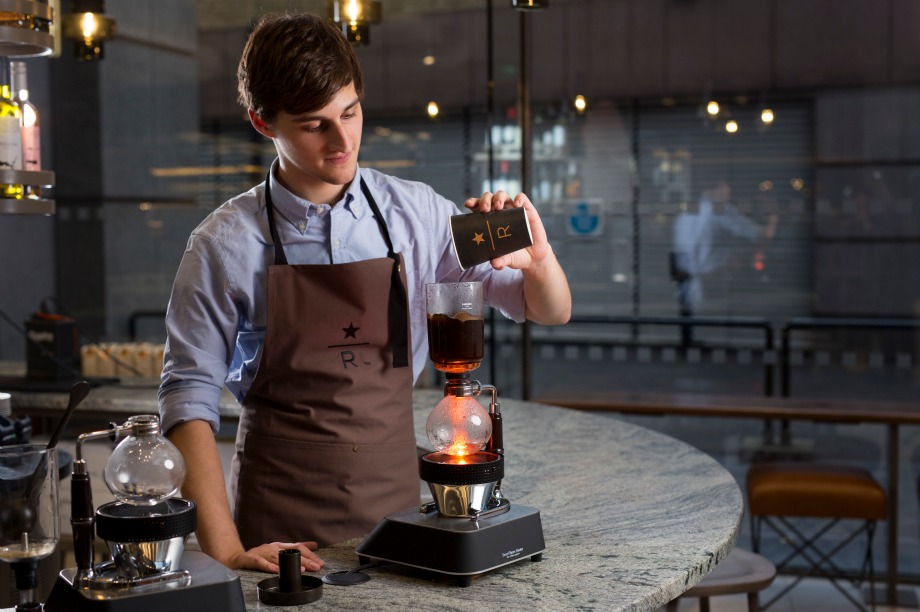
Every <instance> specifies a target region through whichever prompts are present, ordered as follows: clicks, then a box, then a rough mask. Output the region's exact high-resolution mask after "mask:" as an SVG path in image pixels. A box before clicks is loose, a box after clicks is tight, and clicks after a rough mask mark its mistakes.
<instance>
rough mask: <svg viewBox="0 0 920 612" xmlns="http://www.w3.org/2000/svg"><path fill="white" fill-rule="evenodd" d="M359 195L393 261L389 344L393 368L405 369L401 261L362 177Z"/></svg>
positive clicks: (406, 334) (406, 329) (404, 299)
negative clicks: (361, 195)
mask: <svg viewBox="0 0 920 612" xmlns="http://www.w3.org/2000/svg"><path fill="white" fill-rule="evenodd" d="M361 193H363V194H364V197H365V198H366V199H367V203H368V204H369V205H370V207H371V210H372V211H373V212H374V218H375V219H377V225H378V226H380V233H381V234H382V235H383V239H384V240H385V241H386V243H387V257H389V258H390V259H392V260H393V272H392V274H391V277H390V299H389V311H388V313H387V317H388V320H389V325H390V338H391V340H390V343H391V344H392V349H393V367H394V368H405V367H408V366H409V322H408V321H407V320H406V317H407V316H408V312H409V299H408V296H407V295H406V286H405V285H404V284H403V281H402V276H401V275H400V273H399V272H400V267H401V265H402V259H401V258H400V256H399V254H397V253H396V252H395V251H394V250H393V241H392V240H390V232H389V230H387V225H386V223H385V222H384V220H383V215H381V214H380V209H379V208H378V207H377V201H376V200H375V199H374V196H373V194H372V193H371V190H370V189H369V188H368V187H367V183H365V182H364V177H361Z"/></svg>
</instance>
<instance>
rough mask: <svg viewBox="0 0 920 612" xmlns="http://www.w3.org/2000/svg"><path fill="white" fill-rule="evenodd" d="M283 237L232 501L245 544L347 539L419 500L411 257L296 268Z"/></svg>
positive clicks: (240, 435)
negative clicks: (408, 272) (408, 263)
mask: <svg viewBox="0 0 920 612" xmlns="http://www.w3.org/2000/svg"><path fill="white" fill-rule="evenodd" d="M269 183H270V177H269V178H267V179H266V181H265V203H266V208H267V213H268V220H269V228H270V230H271V234H272V240H273V242H274V245H275V265H273V266H269V268H268V301H267V308H268V314H267V318H266V326H265V343H264V345H263V347H262V357H261V361H260V362H259V370H258V372H257V373H256V376H255V379H254V380H253V382H252V386H251V387H250V388H249V392H248V393H247V394H246V397H245V398H244V400H243V406H242V413H241V415H240V425H239V430H238V432H237V436H236V454H235V455H234V457H233V462H232V467H231V477H230V479H231V499H232V500H234V501H235V509H234V517H235V520H236V526H237V529H238V530H239V534H240V538H241V539H242V542H243V546H244V547H246V548H247V549H249V548H252V547H254V546H258V545H260V544H264V543H267V542H275V541H280V542H298V541H306V540H314V541H317V542H319V544H320V545H329V544H333V543H336V542H342V541H344V540H348V539H351V538H354V537H357V536H360V535H364V534H366V533H367V532H369V531H370V530H371V529H372V528H373V527H374V525H376V524H377V523H378V522H379V521H380V519H382V518H383V517H384V516H385V515H387V514H389V513H391V512H395V511H397V510H402V509H405V508H407V507H412V506H413V505H418V504H419V501H420V499H419V477H418V459H417V457H418V455H417V452H416V444H415V434H414V428H413V424H412V368H411V367H410V363H409V362H410V359H409V346H410V344H409V311H408V307H407V300H406V288H405V287H406V278H405V269H404V268H403V266H402V263H401V262H402V257H401V256H400V255H397V254H396V253H395V252H394V251H393V245H392V242H391V241H390V235H389V232H388V231H387V228H386V225H385V224H384V221H383V217H382V215H381V214H380V210H379V209H378V207H377V203H376V202H375V201H374V198H373V196H372V195H371V193H370V190H369V189H368V188H367V185H366V184H365V182H364V180H363V179H361V191H362V192H363V193H364V196H365V198H366V199H367V201H368V204H369V205H370V207H371V210H372V211H373V213H374V215H375V216H376V218H377V221H378V224H379V226H380V230H381V233H382V234H383V237H384V239H385V241H386V243H387V247H388V250H389V253H388V256H387V257H383V258H379V259H370V260H367V261H360V262H354V263H345V264H328V265H288V264H287V258H286V257H285V255H284V249H283V247H282V245H281V241H280V240H279V238H278V232H277V230H276V227H275V220H274V215H275V212H274V206H273V204H272V199H271V193H270V190H269Z"/></svg>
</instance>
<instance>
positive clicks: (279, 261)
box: [265, 170, 287, 266]
mask: <svg viewBox="0 0 920 612" xmlns="http://www.w3.org/2000/svg"><path fill="white" fill-rule="evenodd" d="M271 182H272V171H271V170H269V171H268V175H267V176H266V177H265V208H266V211H267V213H268V231H269V232H270V233H271V235H272V243H273V244H274V245H275V265H276V266H286V265H287V256H285V254H284V247H282V246H281V238H279V237H278V227H277V226H276V225H275V204H274V202H272V192H271Z"/></svg>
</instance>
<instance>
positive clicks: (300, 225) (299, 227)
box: [297, 221, 307, 231]
mask: <svg viewBox="0 0 920 612" xmlns="http://www.w3.org/2000/svg"><path fill="white" fill-rule="evenodd" d="M306 227H307V224H306V223H304V222H303V221H301V222H300V223H298V224H297V228H298V229H300V231H304V230H305V229H306Z"/></svg>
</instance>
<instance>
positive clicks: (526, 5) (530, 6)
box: [511, 0, 549, 11]
mask: <svg viewBox="0 0 920 612" xmlns="http://www.w3.org/2000/svg"><path fill="white" fill-rule="evenodd" d="M548 6H549V0H511V8H514V9H517V10H519V11H542V10H543V9H545V8H547V7H548Z"/></svg>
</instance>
